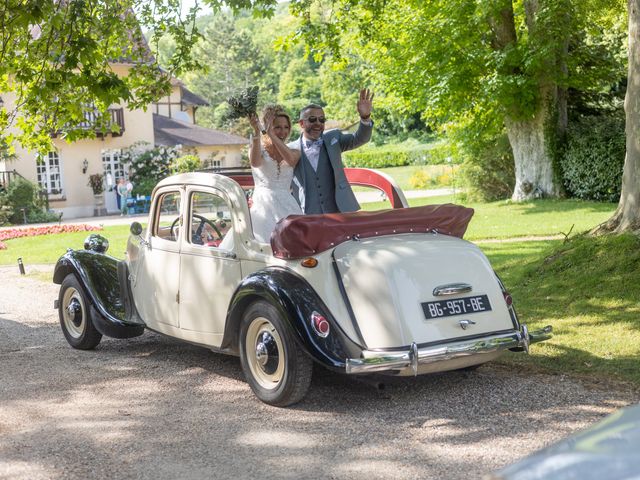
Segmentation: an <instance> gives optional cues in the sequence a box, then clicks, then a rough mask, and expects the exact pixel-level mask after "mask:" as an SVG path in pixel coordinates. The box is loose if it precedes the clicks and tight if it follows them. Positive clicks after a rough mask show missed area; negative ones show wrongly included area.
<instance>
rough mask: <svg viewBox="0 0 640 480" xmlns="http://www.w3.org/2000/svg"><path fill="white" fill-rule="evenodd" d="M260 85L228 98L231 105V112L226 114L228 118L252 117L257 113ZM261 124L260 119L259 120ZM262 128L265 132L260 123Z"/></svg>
mask: <svg viewBox="0 0 640 480" xmlns="http://www.w3.org/2000/svg"><path fill="white" fill-rule="evenodd" d="M259 90H260V87H258V86H257V85H256V86H255V87H249V88H247V89H246V90H243V91H241V92H240V93H239V94H238V95H235V96H231V97H229V98H228V99H227V103H228V104H229V106H230V107H231V108H230V110H229V113H228V114H227V115H226V118H227V119H228V120H235V119H236V118H243V117H250V116H252V115H256V116H257V114H256V107H257V105H258V91H259ZM258 124H260V120H258ZM260 130H261V131H262V133H265V131H264V127H262V125H261V124H260Z"/></svg>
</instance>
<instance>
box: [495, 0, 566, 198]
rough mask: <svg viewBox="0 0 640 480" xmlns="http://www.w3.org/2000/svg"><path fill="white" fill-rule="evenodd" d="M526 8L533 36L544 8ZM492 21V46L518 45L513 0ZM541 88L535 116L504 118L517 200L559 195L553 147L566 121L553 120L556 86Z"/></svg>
mask: <svg viewBox="0 0 640 480" xmlns="http://www.w3.org/2000/svg"><path fill="white" fill-rule="evenodd" d="M524 7H525V21H526V25H527V29H528V30H529V34H530V35H533V33H534V32H535V29H536V21H535V18H536V13H537V11H538V9H539V8H540V6H539V3H538V0H527V1H525V2H524ZM488 20H489V26H490V27H491V31H492V39H491V46H492V47H493V48H494V49H495V50H497V51H503V52H504V51H506V50H507V49H510V48H514V47H515V46H516V45H517V42H518V37H517V33H516V27H515V20H514V13H513V1H512V0H501V3H500V4H499V6H498V8H496V9H495V10H494V13H493V15H492V16H491V17H489V19H488ZM502 73H503V74H506V75H520V74H521V72H520V71H519V69H518V68H516V67H514V66H509V67H507V68H506V69H505V70H504V71H503V72H502ZM539 89H540V92H539V93H540V106H539V108H538V111H537V112H536V114H535V115H534V116H533V118H528V119H521V118H516V117H509V116H506V117H505V120H504V123H505V127H506V129H507V135H508V137H509V143H510V144H511V149H512V151H513V158H514V160H515V171H516V185H515V188H514V190H513V195H512V196H511V199H512V200H514V201H522V200H529V199H532V198H541V197H550V196H557V195H558V193H559V189H558V187H557V185H556V182H555V176H554V168H553V157H552V155H551V152H550V151H549V149H550V147H551V146H552V145H554V144H555V142H556V141H557V139H556V132H554V130H558V128H559V127H560V125H561V124H563V122H564V118H558V122H553V120H554V119H555V117H552V115H551V112H552V109H553V108H556V106H557V105H558V88H557V87H556V85H555V84H551V83H543V84H541V85H540V86H539ZM561 100H562V99H561ZM506 110H509V109H508V108H507V109H506ZM554 113H555V112H554ZM558 113H559V115H560V116H562V115H563V113H564V112H563V111H562V110H561V111H559V112H558ZM550 129H551V130H550ZM550 132H552V134H551V135H549V133H550Z"/></svg>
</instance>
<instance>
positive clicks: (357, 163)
mask: <svg viewBox="0 0 640 480" xmlns="http://www.w3.org/2000/svg"><path fill="white" fill-rule="evenodd" d="M450 157H452V152H451V150H450V148H449V146H448V145H447V144H445V143H430V144H426V145H425V144H417V143H415V142H405V143H401V144H396V145H385V146H382V147H365V148H358V149H356V150H351V151H349V152H345V153H344V157H343V158H344V163H345V165H346V166H347V167H361V168H385V167H403V166H406V165H441V164H444V163H447V160H448V158H450Z"/></svg>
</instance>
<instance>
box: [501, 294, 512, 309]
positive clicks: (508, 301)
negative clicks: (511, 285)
mask: <svg viewBox="0 0 640 480" xmlns="http://www.w3.org/2000/svg"><path fill="white" fill-rule="evenodd" d="M502 295H504V301H505V302H507V307H510V306H511V305H513V298H511V295H509V292H507V291H506V290H504V291H503V292H502Z"/></svg>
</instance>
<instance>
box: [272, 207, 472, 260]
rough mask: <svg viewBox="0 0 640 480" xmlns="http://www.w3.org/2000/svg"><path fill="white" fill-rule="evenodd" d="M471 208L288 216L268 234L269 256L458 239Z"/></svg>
mask: <svg viewBox="0 0 640 480" xmlns="http://www.w3.org/2000/svg"><path fill="white" fill-rule="evenodd" d="M472 216H473V208H467V207H462V206H460V205H454V204H452V203H446V204H443V205H425V206H423V207H412V208H400V209H394V210H379V211H375V212H365V211H359V212H353V213H329V214H324V215H291V216H289V217H287V218H284V219H282V220H280V222H278V224H277V225H276V228H275V230H274V231H273V233H272V234H271V248H272V250H273V255H274V256H276V257H278V258H284V259H291V258H301V257H307V256H310V255H314V254H316V253H319V252H322V251H324V250H327V249H329V248H332V247H335V246H336V245H338V244H340V243H342V242H346V241H347V240H351V239H353V238H354V237H356V238H367V237H375V236H380V235H392V234H398V233H417V232H434V231H437V232H438V233H442V234H444V235H451V236H455V237H459V238H462V236H463V235H464V232H465V231H466V230H467V225H468V224H469V221H470V220H471V217H472Z"/></svg>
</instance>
